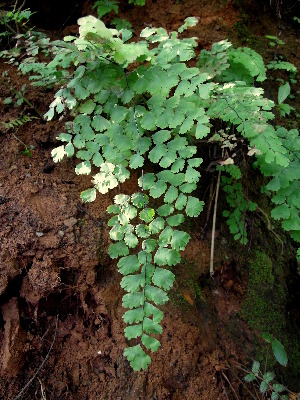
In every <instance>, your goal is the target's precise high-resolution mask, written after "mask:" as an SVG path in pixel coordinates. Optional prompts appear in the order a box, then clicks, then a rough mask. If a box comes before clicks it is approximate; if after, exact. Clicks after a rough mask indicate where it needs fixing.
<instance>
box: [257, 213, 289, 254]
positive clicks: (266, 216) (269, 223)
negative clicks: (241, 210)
mask: <svg viewBox="0 0 300 400" xmlns="http://www.w3.org/2000/svg"><path fill="white" fill-rule="evenodd" d="M257 210H258V211H260V212H261V213H262V214H263V215H264V217H265V218H266V224H267V229H268V230H269V231H270V232H272V233H273V235H274V236H275V237H276V239H277V240H278V241H279V242H280V244H281V253H280V255H281V256H282V254H283V249H284V246H283V241H282V240H281V239H280V237H279V236H278V235H277V233H276V232H274V231H273V229H272V227H271V222H270V219H269V217H268V214H267V213H266V212H265V211H264V210H262V209H261V208H260V207H258V206H257Z"/></svg>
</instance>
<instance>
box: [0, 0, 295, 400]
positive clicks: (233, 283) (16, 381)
mask: <svg viewBox="0 0 300 400" xmlns="http://www.w3.org/2000/svg"><path fill="white" fill-rule="evenodd" d="M32 3H33V5H32V7H33V6H34V2H32ZM79 3H80V2H79ZM49 4H50V3H49ZM50 6H51V5H49V7H50ZM91 6H92V2H85V3H84V4H82V5H81V3H80V8H78V10H80V13H81V14H82V15H86V14H88V13H90V12H91ZM33 9H34V8H33ZM69 10H70V5H69ZM78 10H77V11H76V12H79V11H78ZM67 14H69V13H67ZM192 15H193V16H199V17H200V25H199V26H198V27H195V28H192V29H191V31H190V32H189V34H190V35H193V36H199V43H200V45H199V47H200V48H203V47H208V46H209V45H210V44H211V43H212V42H214V41H218V40H222V39H224V38H226V37H228V35H230V32H232V29H233V26H234V24H236V23H237V22H238V21H239V9H238V7H237V6H235V5H234V3H233V2H230V1H228V2H226V1H220V2H218V1H213V2H205V1H196V0H191V1H188V0H187V1H186V2H178V4H176V3H175V2H174V1H171V0H166V1H157V2H154V1H152V2H151V1H149V0H147V5H146V6H145V7H144V8H138V7H131V8H130V7H128V6H127V7H125V5H124V4H122V6H121V12H120V15H119V16H120V17H125V18H127V19H128V20H130V21H131V23H132V24H133V25H134V27H135V28H136V30H137V31H140V30H141V29H143V28H144V27H145V26H146V25H153V26H163V27H165V28H166V29H168V30H171V29H177V28H178V27H179V26H180V25H181V23H182V22H183V20H184V18H186V17H187V16H192ZM67 17H68V15H66V18H67ZM73 17H74V16H73ZM73 17H72V18H73ZM72 18H71V19H72ZM59 23H60V22H59ZM72 23H73V21H72V20H71V21H68V22H67V23H65V20H64V21H63V22H62V24H61V25H60V27H57V26H56V27H55V29H56V30H57V31H56V32H52V34H57V35H61V31H62V30H65V33H66V31H69V32H72V30H75V28H74V26H72ZM272 23H273V25H272V27H270V29H273V28H274V26H275V20H273V22H272ZM66 25H68V27H66ZM45 26H46V25H45ZM46 27H47V26H46ZM271 33H272V32H271ZM290 34H291V35H292V34H293V33H290ZM295 51H296V50H295ZM295 57H296V56H295ZM5 70H8V75H9V76H10V78H11V84H12V85H14V86H15V87H16V88H18V89H20V88H21V87H22V85H23V83H27V85H28V88H27V90H26V97H27V99H28V100H29V101H30V102H31V103H33V104H34V106H35V108H36V109H37V110H39V112H40V113H41V114H44V113H45V112H47V110H48V106H49V104H50V103H51V101H52V98H53V93H52V92H47V91H45V90H43V89H36V88H32V87H30V86H29V82H28V80H27V78H26V77H21V76H18V75H17V71H16V69H15V68H14V67H11V66H8V65H7V64H5V63H4V62H3V61H2V62H1V64H0V73H1V74H2V72H3V71H5ZM9 95H10V94H9V91H8V89H7V88H6V87H5V86H3V85H1V83H0V98H1V99H5V98H6V97H7V96H9ZM22 110H23V111H22V112H23V113H25V114H27V115H31V116H32V117H35V116H36V114H35V112H34V110H33V109H31V108H30V107H29V106H25V107H22ZM20 111H21V109H18V108H13V107H11V106H5V105H3V104H2V103H0V124H1V122H8V121H9V120H10V119H13V118H16V117H17V116H18V115H19V113H20ZM63 127H64V121H59V120H55V121H52V122H48V123H44V122H43V121H41V120H40V119H38V118H34V119H33V121H32V122H29V123H26V124H24V125H22V126H20V127H19V128H17V129H14V130H12V129H5V128H4V127H3V126H2V125H0V146H1V156H0V226H1V229H0V244H1V246H0V272H1V275H0V311H1V312H0V342H1V352H0V366H1V367H0V368H1V369H0V370H1V373H0V397H1V399H4V400H13V399H16V398H21V397H16V396H17V395H18V393H20V391H21V390H22V389H23V388H24V386H25V385H26V383H27V382H28V381H30V379H31V378H32V377H33V376H34V374H35V373H36V372H37V371H38V370H39V367H40V366H42V368H41V369H40V370H39V374H38V376H37V377H36V379H34V380H33V381H32V383H31V385H30V386H29V387H28V388H27V389H26V391H25V392H24V393H22V398H24V399H28V400H29V399H47V400H51V399H59V400H63V399H72V400H85V399H88V400H96V399H97V400H98V399H99V400H100V399H105V400H106V399H114V400H117V399H120V400H121V399H122V400H126V399H130V400H131V399H143V400H146V399H149V400H150V399H158V400H163V399H173V400H176V399H178V400H179V399H180V400H182V399H187V400H194V399H195V400H196V399H200V400H217V399H234V398H237V397H236V396H239V398H240V399H245V400H246V399H248V398H250V397H249V394H248V393H247V391H246V390H245V389H244V385H243V384H242V383H241V381H240V379H241V378H242V377H243V375H244V374H243V373H241V372H240V371H239V370H238V369H237V368H236V367H235V363H241V364H243V365H249V360H250V362H251V357H252V354H253V352H254V351H255V344H256V343H257V340H256V337H255V335H254V333H253V332H252V331H251V330H250V329H249V327H248V325H247V323H246V322H245V321H244V320H243V319H242V318H241V314H240V310H241V304H242V301H243V296H244V293H245V291H246V288H247V279H245V275H244V274H242V273H241V266H242V262H244V256H245V254H240V253H239V251H241V248H240V247H238V249H239V250H237V247H234V246H232V242H231V239H230V238H228V229H227V227H226V223H225V222H224V221H221V220H220V223H219V226H218V237H217V239H216V247H217V250H216V260H215V265H216V270H217V272H216V276H215V279H214V280H213V281H211V280H210V279H209V278H208V265H209V256H210V238H209V232H208V234H206V235H204V237H203V236H200V233H201V227H203V225H204V223H205V217H206V215H204V216H203V220H198V221H193V222H192V225H191V227H190V233H191V235H192V240H191V242H190V244H189V245H188V247H187V249H186V251H185V252H184V254H183V262H182V263H181V265H180V266H177V267H176V269H175V270H176V272H175V273H176V282H175V286H174V288H173V289H172V290H171V293H170V297H171V301H170V302H169V303H168V304H167V306H166V307H165V313H164V314H165V317H164V320H163V328H164V332H163V334H162V336H161V348H160V350H159V351H158V352H157V353H154V355H153V357H152V364H151V366H150V368H149V370H148V371H146V372H143V373H134V372H133V371H132V369H131V368H130V366H129V364H128V362H127V361H126V360H125V358H124V357H123V351H124V348H125V347H126V340H125V338H124V334H123V329H124V325H123V322H122V314H123V312H124V310H123V309H122V305H121V299H122V295H123V292H122V290H121V289H120V286H119V281H120V275H119V274H118V272H117V270H116V262H115V261H112V260H111V259H110V258H109V256H108V253H107V249H108V246H109V244H110V241H109V235H108V230H107V225H106V222H107V220H108V215H107V213H106V208H107V206H108V205H110V204H111V203H112V202H113V197H114V196H115V195H116V194H117V193H118V191H119V189H118V190H117V189H115V190H113V191H111V192H110V193H108V194H107V195H105V196H101V198H100V196H98V197H97V200H96V201H95V202H94V203H91V204H89V205H84V206H82V204H81V203H80V201H79V198H80V197H79V196H80V192H81V191H82V190H84V189H86V188H87V187H89V184H90V180H89V178H88V177H84V176H76V175H75V173H74V167H75V165H76V160H75V159H68V160H64V161H63V162H62V163H61V164H60V165H56V164H54V163H53V161H52V159H51V154H50V153H51V150H52V149H53V148H54V147H56V145H57V141H56V136H57V134H58V133H59V132H61V131H63ZM16 137H17V138H19V139H20V140H21V141H22V142H24V143H26V144H27V146H32V150H31V157H28V156H26V155H23V154H22V151H23V150H24V146H23V144H22V143H20V141H18V140H17V138H16ZM136 185H137V182H136V180H135V179H132V180H131V181H130V182H127V183H125V184H124V185H123V187H122V188H121V190H122V192H123V193H124V192H125V193H126V192H128V193H132V190H133V189H134V188H135V187H136ZM210 225H211V223H210ZM210 225H209V226H210ZM210 235H211V234H210ZM271 240H272V239H271ZM197 288H198V289H197ZM199 288H200V290H199ZM200 292H201V293H200ZM43 362H44V364H43ZM238 376H239V378H238Z"/></svg>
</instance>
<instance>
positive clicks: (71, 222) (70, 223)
mask: <svg viewBox="0 0 300 400" xmlns="http://www.w3.org/2000/svg"><path fill="white" fill-rule="evenodd" d="M76 224H77V219H76V218H74V217H71V218H69V219H66V220H65V221H64V225H65V226H67V227H68V228H71V227H72V226H74V225H76Z"/></svg>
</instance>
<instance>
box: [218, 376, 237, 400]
mask: <svg viewBox="0 0 300 400" xmlns="http://www.w3.org/2000/svg"><path fill="white" fill-rule="evenodd" d="M221 373H222V375H223V376H224V378H225V380H226V381H227V383H228V385H229V386H230V389H231V390H232V392H233V394H234V397H235V398H236V399H237V400H239V396H238V395H237V393H236V391H235V390H234V387H233V386H232V384H231V382H230V380H229V379H228V378H227V376H226V375H225V374H224V372H223V371H222V372H221Z"/></svg>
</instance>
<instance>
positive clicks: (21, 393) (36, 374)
mask: <svg viewBox="0 0 300 400" xmlns="http://www.w3.org/2000/svg"><path fill="white" fill-rule="evenodd" d="M57 327H58V315H57V316H56V324H55V331H54V336H53V340H52V343H51V346H50V349H49V351H48V353H47V355H46V357H45V359H44V361H43V362H42V364H41V365H40V366H39V368H38V370H37V371H36V373H35V374H34V375H33V377H32V378H31V379H30V380H29V381H28V382H27V383H26V385H25V386H24V387H23V389H22V390H21V391H20V392H19V393H18V395H17V396H16V397H15V398H14V400H18V399H20V398H21V397H22V396H23V394H24V392H25V391H26V390H27V389H28V387H29V386H30V385H31V384H32V382H33V381H34V380H35V379H36V377H37V376H38V374H39V373H40V372H41V370H42V369H43V367H44V365H45V364H46V362H47V360H48V358H49V356H50V353H51V351H52V349H53V346H54V343H55V339H56V334H57Z"/></svg>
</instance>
